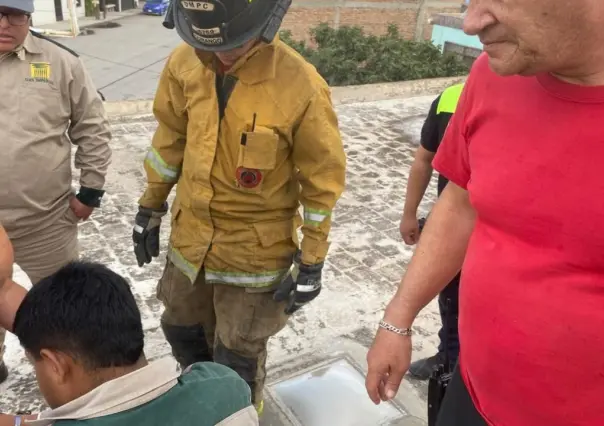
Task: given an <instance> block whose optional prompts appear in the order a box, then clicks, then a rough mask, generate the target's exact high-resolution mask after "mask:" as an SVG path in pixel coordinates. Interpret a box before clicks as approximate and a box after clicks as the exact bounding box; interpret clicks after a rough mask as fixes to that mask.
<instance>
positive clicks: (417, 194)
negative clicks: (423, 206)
mask: <svg viewBox="0 0 604 426" xmlns="http://www.w3.org/2000/svg"><path fill="white" fill-rule="evenodd" d="M432 170H433V169H432V166H431V165H430V164H425V163H423V162H420V161H417V160H415V161H414V162H413V165H412V166H411V172H410V173H409V181H408V182H407V193H406V195H405V207H404V210H403V215H405V216H408V215H411V216H413V217H415V216H416V215H417V209H418V208H419V205H420V203H421V201H422V198H424V194H425V193H426V189H427V188H428V185H430V179H431V178H432Z"/></svg>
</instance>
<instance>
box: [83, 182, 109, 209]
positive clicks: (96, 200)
mask: <svg viewBox="0 0 604 426" xmlns="http://www.w3.org/2000/svg"><path fill="white" fill-rule="evenodd" d="M103 195H105V191H103V190H102V189H92V188H86V187H85V186H82V187H81V188H80V192H78V194H77V195H76V198H77V199H78V200H79V201H80V203H82V204H84V205H85V206H88V207H95V208H96V207H101V199H102V198H103Z"/></svg>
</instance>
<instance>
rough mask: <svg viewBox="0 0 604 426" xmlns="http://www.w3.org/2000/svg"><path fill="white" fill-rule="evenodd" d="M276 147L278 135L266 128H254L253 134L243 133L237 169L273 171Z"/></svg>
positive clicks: (275, 161) (277, 145) (275, 160)
mask: <svg viewBox="0 0 604 426" xmlns="http://www.w3.org/2000/svg"><path fill="white" fill-rule="evenodd" d="M278 147H279V135H277V134H276V133H275V132H274V131H273V130H272V129H269V128H268V127H262V126H256V128H255V129H254V131H253V132H244V133H242V135H241V143H240V145H239V159H238V161H237V167H243V168H245V169H252V170H263V171H264V170H266V171H268V170H274V169H275V166H276V164H277V150H278Z"/></svg>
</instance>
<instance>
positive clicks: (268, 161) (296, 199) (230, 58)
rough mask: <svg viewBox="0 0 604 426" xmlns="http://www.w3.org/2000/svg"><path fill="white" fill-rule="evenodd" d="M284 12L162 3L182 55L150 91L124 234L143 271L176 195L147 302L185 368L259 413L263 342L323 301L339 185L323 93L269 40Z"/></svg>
mask: <svg viewBox="0 0 604 426" xmlns="http://www.w3.org/2000/svg"><path fill="white" fill-rule="evenodd" d="M289 4H290V1H289V0H254V1H250V0H233V1H228V2H227V1H226V0H223V1H219V0H207V1H185V0H175V1H173V2H172V6H171V10H170V12H169V13H168V19H167V26H168V27H172V24H175V27H176V30H177V32H178V34H179V35H180V37H181V38H182V39H183V40H184V41H185V43H184V44H183V45H181V46H179V47H177V48H176V49H175V50H174V51H173V52H172V54H171V55H170V57H169V58H168V60H167V63H166V65H165V68H164V70H163V72H162V74H161V77H160V81H159V85H158V89H157V93H156V96H155V101H154V114H155V117H156V119H157V121H158V124H159V125H158V128H157V131H156V133H155V135H154V137H153V141H152V146H151V148H150V150H149V152H148V154H147V156H146V159H145V170H146V173H147V186H146V190H145V192H144V194H143V195H142V197H141V198H140V200H139V204H140V207H139V211H138V214H137V215H136V220H135V226H134V231H133V239H134V251H135V254H136V257H137V259H138V263H139V265H141V266H142V265H144V264H145V263H149V262H151V260H152V258H153V257H155V256H158V254H159V226H160V222H161V219H162V217H163V216H164V215H165V214H166V213H167V211H168V204H167V202H166V200H167V198H168V195H169V193H170V192H171V189H172V187H173V186H175V185H176V197H175V200H174V202H173V203H172V205H171V235H170V242H169V247H168V255H167V263H166V266H165V269H164V272H163V276H162V277H161V279H160V280H159V284H158V288H157V296H158V298H159V299H160V300H161V301H162V302H163V304H164V306H165V311H164V313H163V315H162V319H161V324H162V328H163V331H164V334H165V336H166V338H167V340H168V342H169V343H170V345H171V347H172V351H173V354H174V356H175V357H176V359H177V360H178V362H179V363H180V364H181V365H182V366H183V367H185V366H187V365H190V364H192V363H194V362H197V361H208V360H213V361H215V362H218V363H222V364H225V365H227V366H229V367H231V368H232V369H234V370H235V371H237V372H238V373H239V375H240V376H241V377H243V378H244V379H245V380H246V381H247V383H248V384H249V385H250V387H251V388H252V394H253V401H254V404H255V405H256V407H257V409H258V411H259V412H262V406H263V398H262V390H263V386H264V381H265V375H266V372H265V364H266V357H267V354H266V349H267V342H268V339H269V338H270V337H271V336H273V335H275V334H276V333H277V332H279V331H280V330H281V329H282V328H283V327H284V326H285V324H286V321H287V319H288V317H289V316H290V315H291V314H292V313H294V312H295V311H296V310H298V309H299V308H301V307H302V306H304V305H305V304H307V303H308V302H310V301H311V300H313V299H314V298H316V297H317V296H318V295H319V293H320V291H321V270H322V268H323V264H324V260H325V256H326V254H327V251H328V247H329V243H328V234H329V231H330V227H331V215H332V211H333V209H334V207H335V204H336V201H337V200H338V198H339V197H340V195H341V193H342V191H343V188H344V181H345V176H344V175H345V163H346V159H345V154H344V150H343V145H342V140H341V136H340V133H339V129H338V120H337V117H336V114H335V112H334V108H333V106H332V103H331V97H330V91H329V87H328V86H327V84H326V82H325V81H324V80H323V79H322V78H321V77H320V76H319V74H318V73H317V71H316V69H315V68H314V67H313V66H311V65H310V64H308V63H307V62H306V61H305V60H304V59H303V58H302V57H301V56H300V55H298V53H296V52H295V51H294V50H293V49H291V48H290V47H288V46H287V45H285V44H284V43H283V42H281V41H280V40H279V38H278V36H277V31H278V29H279V26H280V24H281V20H282V18H283V16H284V14H285V13H286V11H287V8H288V7H289ZM172 20H173V22H170V21H172ZM300 204H301V205H302V206H303V207H304V214H303V219H302V217H301V216H300V214H299V213H298V211H299V207H300ZM300 226H301V227H302V235H303V238H302V241H301V242H299V241H298V236H297V230H298V228H299V227H300Z"/></svg>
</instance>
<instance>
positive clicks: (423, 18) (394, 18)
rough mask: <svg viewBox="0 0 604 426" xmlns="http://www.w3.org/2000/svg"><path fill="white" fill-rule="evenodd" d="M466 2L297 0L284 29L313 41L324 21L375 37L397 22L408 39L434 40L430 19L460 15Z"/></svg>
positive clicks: (297, 37)
mask: <svg viewBox="0 0 604 426" xmlns="http://www.w3.org/2000/svg"><path fill="white" fill-rule="evenodd" d="M462 3H463V2H462V0H440V1H436V0H365V1H349V0H294V1H293V4H292V6H291V8H290V9H289V12H288V13H287V15H286V17H285V20H284V22H283V27H282V28H283V29H288V30H291V31H292V33H293V35H294V38H296V39H299V40H306V41H309V39H310V35H309V30H310V29H311V28H313V27H315V26H317V25H318V24H320V23H322V22H327V23H328V24H329V25H331V26H333V27H338V26H341V25H360V26H362V27H363V29H364V30H365V31H366V32H368V33H372V34H383V33H384V32H385V31H386V29H387V28H388V24H390V23H394V24H397V25H398V26H399V29H400V31H401V33H402V34H403V35H404V36H405V37H406V38H413V37H414V36H415V34H416V33H418V34H420V35H421V36H422V37H423V38H424V39H430V38H431V34H432V27H431V25H429V24H428V19H429V18H430V16H431V15H432V14H434V13H437V12H459V11H460V8H461V4H462ZM418 17H419V21H418ZM418 24H419V25H418Z"/></svg>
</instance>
